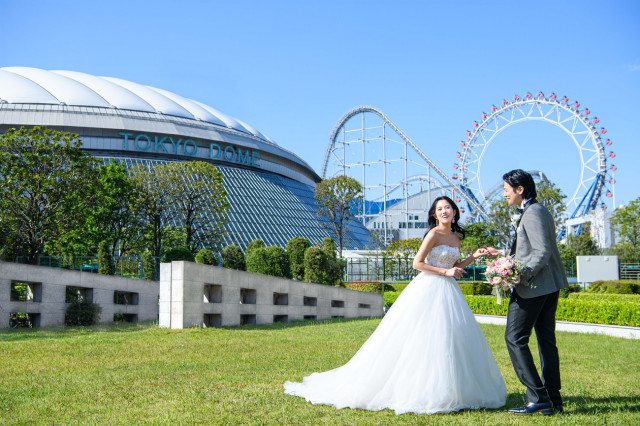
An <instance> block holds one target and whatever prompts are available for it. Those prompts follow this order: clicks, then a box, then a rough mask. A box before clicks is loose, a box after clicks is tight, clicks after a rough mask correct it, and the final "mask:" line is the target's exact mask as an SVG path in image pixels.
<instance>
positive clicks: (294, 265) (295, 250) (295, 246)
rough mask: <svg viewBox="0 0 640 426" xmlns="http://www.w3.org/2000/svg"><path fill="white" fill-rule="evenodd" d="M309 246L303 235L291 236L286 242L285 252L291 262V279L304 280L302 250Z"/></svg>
mask: <svg viewBox="0 0 640 426" xmlns="http://www.w3.org/2000/svg"><path fill="white" fill-rule="evenodd" d="M310 246H311V244H309V240H307V239H306V238H304V237H293V238H292V239H290V240H289V242H288V243H287V253H288V255H289V263H290V264H291V276H292V277H293V279H295V280H298V281H302V280H304V252H305V251H306V250H307V249H308V248H309V247H310Z"/></svg>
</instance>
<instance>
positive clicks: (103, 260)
mask: <svg viewBox="0 0 640 426" xmlns="http://www.w3.org/2000/svg"><path fill="white" fill-rule="evenodd" d="M98 263H99V264H100V266H99V267H98V273H99V274H103V275H113V274H114V272H115V266H114V265H113V257H111V253H109V244H108V243H107V242H106V241H101V242H100V245H99V246H98Z"/></svg>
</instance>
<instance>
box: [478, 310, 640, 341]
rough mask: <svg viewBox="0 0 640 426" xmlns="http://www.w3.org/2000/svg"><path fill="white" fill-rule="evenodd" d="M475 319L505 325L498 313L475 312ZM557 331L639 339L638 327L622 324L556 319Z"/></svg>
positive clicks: (503, 318) (504, 320)
mask: <svg viewBox="0 0 640 426" xmlns="http://www.w3.org/2000/svg"><path fill="white" fill-rule="evenodd" d="M475 317H476V321H478V322H479V323H483V324H497V325H506V324H507V317H503V316H499V315H479V314H476V315H475ZM556 330H557V331H569V332H572V333H597V334H606V335H608V336H615V337H624V338H626V339H640V327H625V326H622V325H605V324H589V323H585V322H569V321H556Z"/></svg>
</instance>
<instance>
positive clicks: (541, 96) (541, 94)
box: [538, 90, 544, 99]
mask: <svg viewBox="0 0 640 426" xmlns="http://www.w3.org/2000/svg"><path fill="white" fill-rule="evenodd" d="M538 97H539V98H540V99H542V98H544V93H542V90H541V91H539V92H538Z"/></svg>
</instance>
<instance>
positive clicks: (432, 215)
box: [425, 195, 466, 240]
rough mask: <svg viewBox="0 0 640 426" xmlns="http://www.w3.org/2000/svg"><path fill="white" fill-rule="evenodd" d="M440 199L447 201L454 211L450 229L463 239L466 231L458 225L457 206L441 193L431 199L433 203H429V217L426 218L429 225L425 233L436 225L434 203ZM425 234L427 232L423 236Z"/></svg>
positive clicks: (458, 213)
mask: <svg viewBox="0 0 640 426" xmlns="http://www.w3.org/2000/svg"><path fill="white" fill-rule="evenodd" d="M440 200H445V201H446V202H447V203H449V205H450V206H451V208H452V209H453V210H454V211H455V213H454V215H453V220H452V221H451V231H453V232H455V233H456V234H458V235H459V236H460V239H461V240H464V234H465V233H466V232H465V230H464V228H463V227H461V226H460V209H459V208H458V206H457V205H456V203H454V202H453V200H452V199H451V198H449V197H447V196H446V195H442V196H440V197H438V198H436V199H435V200H433V204H431V208H430V209H429V218H428V219H427V224H428V225H429V229H428V230H427V233H428V232H429V231H431V230H432V229H433V228H435V227H436V226H437V225H438V221H437V220H436V217H435V214H436V204H438V201H440ZM426 235H427V234H425V236H426Z"/></svg>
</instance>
